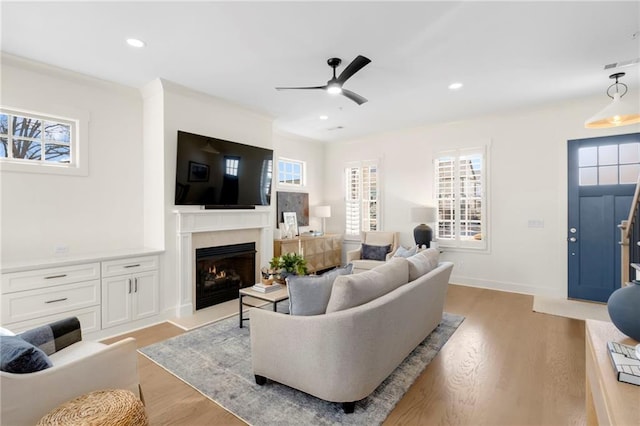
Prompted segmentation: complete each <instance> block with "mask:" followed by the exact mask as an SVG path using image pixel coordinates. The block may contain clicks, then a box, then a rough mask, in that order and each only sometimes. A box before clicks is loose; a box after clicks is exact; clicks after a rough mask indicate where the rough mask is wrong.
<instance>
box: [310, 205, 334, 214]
mask: <svg viewBox="0 0 640 426" xmlns="http://www.w3.org/2000/svg"><path fill="white" fill-rule="evenodd" d="M313 216H315V217H331V206H315V207H314V208H313Z"/></svg>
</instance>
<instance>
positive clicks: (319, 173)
mask: <svg viewBox="0 0 640 426" xmlns="http://www.w3.org/2000/svg"><path fill="white" fill-rule="evenodd" d="M273 146H274V149H275V152H274V157H275V158H274V159H275V161H276V163H277V159H278V157H284V158H288V159H291V160H298V161H304V162H305V164H306V177H307V179H306V185H305V186H304V187H302V188H292V187H290V186H286V185H283V186H278V184H277V176H276V177H275V178H274V185H275V187H274V190H275V191H274V193H273V198H272V199H273V200H276V194H275V192H276V191H284V192H306V193H308V194H309V210H310V212H309V226H301V227H300V232H305V231H308V230H310V229H313V230H319V229H320V228H321V227H322V222H321V219H320V218H316V217H313V216H311V213H312V207H313V206H319V205H323V204H324V202H325V201H324V196H323V190H324V144H323V143H322V142H318V141H316V140H313V139H307V138H303V137H300V136H296V135H291V134H287V133H283V132H279V131H274V133H273ZM276 231H277V230H276ZM327 232H330V229H328V230H327ZM275 234H276V235H275V237H276V238H278V237H279V235H278V233H277V232H276V233H275Z"/></svg>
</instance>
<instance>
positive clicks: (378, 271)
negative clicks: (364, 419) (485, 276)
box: [250, 250, 453, 413]
mask: <svg viewBox="0 0 640 426" xmlns="http://www.w3.org/2000/svg"><path fill="white" fill-rule="evenodd" d="M430 255H431V260H429V256H430ZM436 256H437V255H436ZM429 261H431V262H433V251H432V250H425V251H424V252H421V253H418V254H416V255H415V256H412V257H411V258H409V259H404V258H396V259H393V260H390V261H389V262H386V263H385V264H384V265H381V266H378V267H376V268H374V269H372V270H370V271H365V272H362V273H360V274H354V275H344V276H340V277H338V278H336V279H335V281H334V283H333V288H332V291H331V297H330V299H329V303H328V306H327V313H325V314H322V315H315V316H296V315H285V314H281V313H277V312H272V311H268V310H264V309H251V313H250V315H251V329H250V334H251V356H252V363H253V372H254V374H255V377H256V382H257V383H258V384H261V385H264V384H265V383H266V379H267V378H268V379H271V380H273V381H276V382H279V383H282V384H285V385H287V386H290V387H293V388H296V389H299V390H301V391H303V392H306V393H308V394H311V395H313V396H316V397H318V398H321V399H324V400H327V401H332V402H339V403H342V404H343V408H344V410H345V412H347V413H349V412H353V410H354V405H355V402H356V401H359V400H361V399H363V398H365V397H367V396H368V395H369V394H370V393H371V392H372V391H373V390H375V389H376V388H377V387H378V385H380V383H382V381H383V380H384V379H385V378H386V377H387V376H389V374H391V373H392V372H393V370H394V369H395V368H396V367H397V366H398V365H399V364H400V363H401V362H402V361H403V360H404V359H405V358H406V357H407V355H409V353H411V351H412V350H413V349H414V348H415V347H416V346H417V345H418V344H419V343H420V342H422V341H423V340H424V339H425V338H426V337H427V336H428V335H429V333H431V332H432V331H433V330H434V329H435V328H436V327H437V326H438V324H439V323H440V321H441V320H442V313H443V307H444V301H445V295H446V291H447V284H448V282H449V276H450V275H451V270H452V268H453V264H452V263H450V262H442V263H439V264H438V261H437V257H436V260H435V264H434V265H432V266H430V267H429V266H428V262H429ZM425 265H426V266H425ZM436 265H437V266H436ZM434 267H435V269H432V268H434ZM425 268H426V270H429V269H432V270H431V271H430V272H425ZM402 281H404V283H403V282H402ZM372 288H374V289H373V290H372ZM376 288H377V290H376ZM376 291H377V292H379V293H384V294H381V295H376V294H375V292H376ZM372 292H373V293H372ZM363 294H364V295H363ZM363 297H364V299H363ZM367 299H372V300H369V301H366V300H367ZM349 300H350V301H349ZM363 300H365V302H364V303H361V302H362V301H363ZM354 304H355V305H356V306H352V307H351V306H350V305H354Z"/></svg>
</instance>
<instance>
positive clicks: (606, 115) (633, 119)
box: [584, 93, 640, 129]
mask: <svg viewBox="0 0 640 426" xmlns="http://www.w3.org/2000/svg"><path fill="white" fill-rule="evenodd" d="M635 123H640V106H639V105H634V104H633V103H632V102H627V101H626V100H623V99H622V97H621V96H620V94H619V93H614V94H613V101H611V103H610V104H609V105H607V106H606V107H605V108H604V109H603V110H602V111H600V112H599V113H597V114H596V115H594V116H593V117H591V118H590V119H588V120H587V121H586V122H585V123H584V127H586V128H588V129H606V128H609V127H618V126H627V125H629V124H635Z"/></svg>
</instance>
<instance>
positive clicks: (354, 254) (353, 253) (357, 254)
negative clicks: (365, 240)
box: [347, 247, 362, 264]
mask: <svg viewBox="0 0 640 426" xmlns="http://www.w3.org/2000/svg"><path fill="white" fill-rule="evenodd" d="M361 258H362V247H360V248H358V249H355V250H349V251H347V264H349V263H351V262H352V261H354V260H359V259H361Z"/></svg>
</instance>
